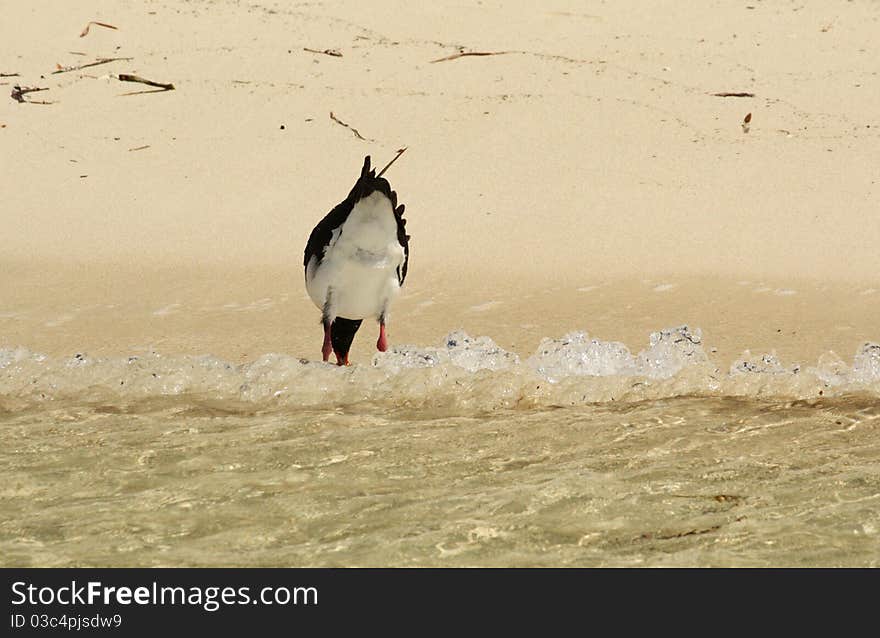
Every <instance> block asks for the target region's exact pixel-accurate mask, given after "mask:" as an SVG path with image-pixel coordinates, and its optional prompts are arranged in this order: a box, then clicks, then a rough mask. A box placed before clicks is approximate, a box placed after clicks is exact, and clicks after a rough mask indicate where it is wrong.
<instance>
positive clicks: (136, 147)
mask: <svg viewBox="0 0 880 638" xmlns="http://www.w3.org/2000/svg"><path fill="white" fill-rule="evenodd" d="M145 148H150V145H149V144H145V145H144V146H135V147H134V148H130V149H128V150H129V152H130V151H142V150H144V149H145Z"/></svg>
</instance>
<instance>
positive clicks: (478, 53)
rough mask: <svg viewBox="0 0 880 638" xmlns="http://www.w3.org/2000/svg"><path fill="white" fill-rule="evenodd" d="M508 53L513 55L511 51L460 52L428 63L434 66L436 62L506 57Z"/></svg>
mask: <svg viewBox="0 0 880 638" xmlns="http://www.w3.org/2000/svg"><path fill="white" fill-rule="evenodd" d="M508 53H513V51H460V52H459V53H455V54H453V55H447V56H446V57H445V58H437V59H436V60H431V62H430V63H431V64H436V63H437V62H446V61H448V60H457V59H458V58H466V57H468V56H485V55H507V54H508Z"/></svg>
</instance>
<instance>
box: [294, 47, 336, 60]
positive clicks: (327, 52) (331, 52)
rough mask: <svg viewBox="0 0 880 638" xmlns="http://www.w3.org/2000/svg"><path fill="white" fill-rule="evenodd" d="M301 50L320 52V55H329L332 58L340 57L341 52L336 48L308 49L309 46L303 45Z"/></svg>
mask: <svg viewBox="0 0 880 638" xmlns="http://www.w3.org/2000/svg"><path fill="white" fill-rule="evenodd" d="M303 51H308V52H309V53H320V54H321V55H329V56H331V57H334V58H341V57H342V53H340V52H339V51H337V50H336V49H324V50H323V51H319V50H318V49H310V48H309V47H303Z"/></svg>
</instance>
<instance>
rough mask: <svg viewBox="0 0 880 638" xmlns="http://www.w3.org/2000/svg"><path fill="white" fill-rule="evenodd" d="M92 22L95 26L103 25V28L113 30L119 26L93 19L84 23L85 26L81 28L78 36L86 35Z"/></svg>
mask: <svg viewBox="0 0 880 638" xmlns="http://www.w3.org/2000/svg"><path fill="white" fill-rule="evenodd" d="M93 24H94V25H95V26H97V27H104V28H105V29H113V30H114V31H115V30H117V29H118V28H119V27H114V26H113V25H112V24H107V23H106V22H95V21H94V20H92V21H91V22H89V23H88V24H87V25H86V28H85V29H83V30H82V33H80V34H79V37H81V38H84V37H86V36H87V35H88V34H89V27H91V26H92V25H93Z"/></svg>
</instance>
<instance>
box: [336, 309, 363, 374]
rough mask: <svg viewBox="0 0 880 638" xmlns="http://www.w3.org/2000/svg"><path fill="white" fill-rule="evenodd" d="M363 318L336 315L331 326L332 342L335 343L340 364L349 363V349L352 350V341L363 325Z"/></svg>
mask: <svg viewBox="0 0 880 638" xmlns="http://www.w3.org/2000/svg"><path fill="white" fill-rule="evenodd" d="M362 321H363V319H346V318H344V317H336V319H334V320H333V325H332V326H331V327H330V342H331V343H332V344H333V352H335V353H336V356H337V358H338V359H339V361H340V365H342V364H343V363H348V351H349V350H351V342H352V341H353V340H354V335H355V333H356V332H357V331H358V328H360V327H361V322H362Z"/></svg>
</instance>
